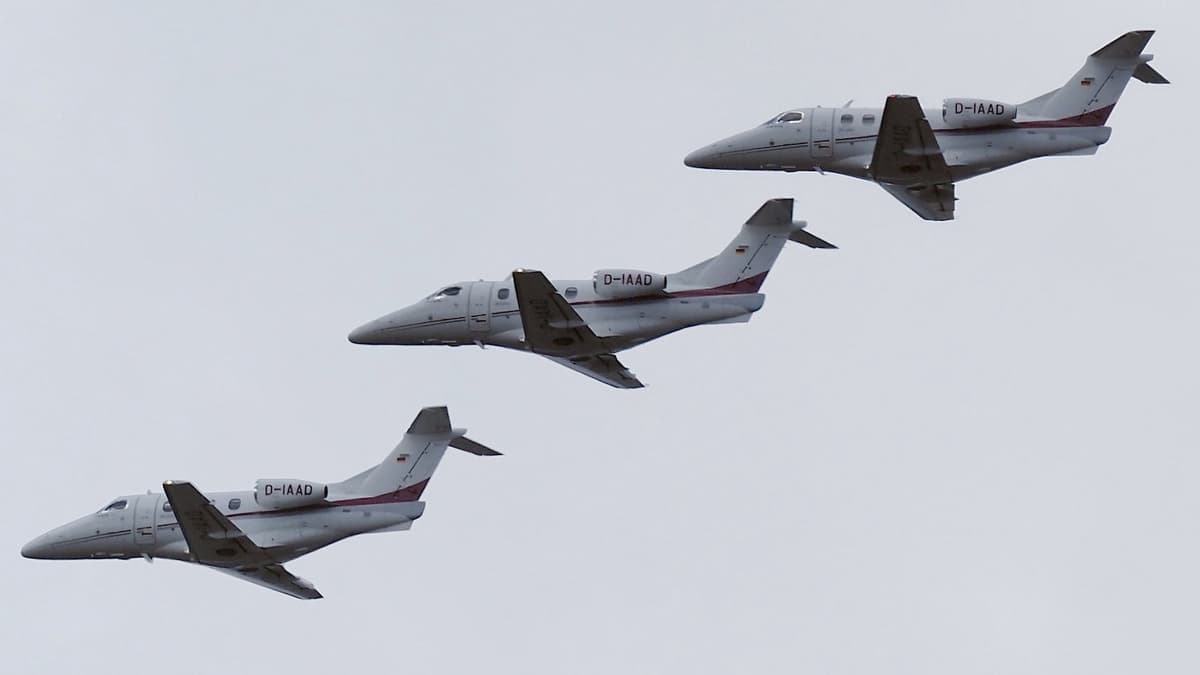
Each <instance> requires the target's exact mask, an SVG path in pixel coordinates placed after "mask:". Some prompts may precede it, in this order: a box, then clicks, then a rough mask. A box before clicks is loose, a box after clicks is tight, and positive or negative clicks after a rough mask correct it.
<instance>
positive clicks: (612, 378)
mask: <svg viewBox="0 0 1200 675" xmlns="http://www.w3.org/2000/svg"><path fill="white" fill-rule="evenodd" d="M546 358H548V359H550V360H551V361H554V362H555V363H559V364H562V365H564V366H566V367H568V368H570V369H571V370H574V371H575V372H577V373H583V374H584V375H587V376H588V377H590V378H592V379H594V380H599V381H600V382H603V383H604V384H607V385H609V386H610V387H616V388H618V389H641V388H642V387H644V386H646V385H644V384H642V382H641V380H639V379H637V375H634V374H633V373H632V372H630V370H629V369H628V368H626V367H625V366H624V365H623V364H622V363H621V362H620V361H619V360H617V357H616V356H613V355H612V354H593V355H591V356H580V357H575V358H566V357H562V356H547V357H546Z"/></svg>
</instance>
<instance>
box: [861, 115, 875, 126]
mask: <svg viewBox="0 0 1200 675" xmlns="http://www.w3.org/2000/svg"><path fill="white" fill-rule="evenodd" d="M862 122H863V124H868V125H870V124H875V116H874V115H863V120H862Z"/></svg>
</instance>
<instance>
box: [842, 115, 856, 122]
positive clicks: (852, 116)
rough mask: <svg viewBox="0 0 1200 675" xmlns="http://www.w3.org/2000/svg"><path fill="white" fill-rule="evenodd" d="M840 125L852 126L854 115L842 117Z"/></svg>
mask: <svg viewBox="0 0 1200 675" xmlns="http://www.w3.org/2000/svg"><path fill="white" fill-rule="evenodd" d="M842 124H854V115H850V114H846V115H842Z"/></svg>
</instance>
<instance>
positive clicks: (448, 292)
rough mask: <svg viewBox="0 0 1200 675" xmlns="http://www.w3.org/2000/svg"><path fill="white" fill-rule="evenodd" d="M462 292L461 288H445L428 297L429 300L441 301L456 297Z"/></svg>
mask: <svg viewBox="0 0 1200 675" xmlns="http://www.w3.org/2000/svg"><path fill="white" fill-rule="evenodd" d="M461 292H462V286H447V287H446V288H443V289H442V290H440V291H438V292H437V293H434V294H433V295H431V296H429V298H428V299H429V300H442V299H445V298H448V297H450V296H453V295H458V294H459V293H461Z"/></svg>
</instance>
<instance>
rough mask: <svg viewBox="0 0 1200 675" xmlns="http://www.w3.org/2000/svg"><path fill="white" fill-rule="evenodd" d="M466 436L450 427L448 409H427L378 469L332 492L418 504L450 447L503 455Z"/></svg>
mask: <svg viewBox="0 0 1200 675" xmlns="http://www.w3.org/2000/svg"><path fill="white" fill-rule="evenodd" d="M466 433H467V430H466V429H454V428H452V427H451V426H450V413H449V411H448V410H447V409H446V407H445V406H439V407H436V408H423V409H422V410H421V412H420V413H418V414H417V417H416V419H414V420H413V422H412V424H411V425H410V426H409V427H408V432H407V433H406V434H404V438H403V439H401V440H400V443H399V445H397V446H396V448H395V449H394V450H392V451H391V452H390V453H388V456H387V457H386V458H385V459H384V460H383V461H382V462H381V463H380V464H379V465H378V466H374V467H371V468H370V469H367V470H366V471H363V472H362V473H359V474H357V475H355V476H352V477H350V478H347V479H346V480H344V481H342V482H341V483H338V484H337V485H331V486H330V488H331V489H332V490H336V491H337V492H338V493H340V494H343V495H361V496H363V497H380V496H385V495H387V496H390V497H392V500H391V501H417V500H419V499H420V498H421V494H422V493H423V492H425V487H426V486H427V485H428V484H429V479H430V478H432V477H433V472H434V471H436V470H437V466H438V464H439V463H440V462H441V461H442V456H443V455H445V454H446V448H447V447H451V448H457V449H459V450H462V451H464V452H469V453H471V454H473V455H485V456H490V455H499V454H500V453H499V452H496V451H495V450H492V449H491V448H489V447H487V446H485V445H482V444H480V443H477V442H475V441H473V440H471V439H469V438H467V437H466V435H465V434H466Z"/></svg>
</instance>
